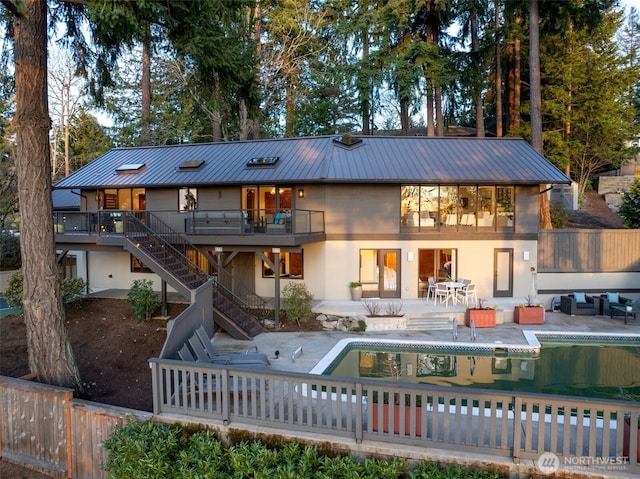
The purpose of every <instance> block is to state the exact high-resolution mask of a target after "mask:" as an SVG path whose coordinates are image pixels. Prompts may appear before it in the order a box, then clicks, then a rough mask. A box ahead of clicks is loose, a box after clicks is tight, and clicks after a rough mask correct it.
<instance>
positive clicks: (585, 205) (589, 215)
mask: <svg viewBox="0 0 640 479" xmlns="http://www.w3.org/2000/svg"><path fill="white" fill-rule="evenodd" d="M565 227H566V228H587V229H600V228H606V229H622V228H624V224H623V223H622V218H620V216H618V215H617V214H616V213H614V212H613V211H612V210H611V208H609V207H608V206H607V204H606V203H605V201H604V199H603V198H602V196H600V195H599V194H598V192H596V191H586V192H585V198H584V201H583V202H582V204H581V205H580V209H578V210H575V211H570V212H569V219H568V221H567V224H566V226H565Z"/></svg>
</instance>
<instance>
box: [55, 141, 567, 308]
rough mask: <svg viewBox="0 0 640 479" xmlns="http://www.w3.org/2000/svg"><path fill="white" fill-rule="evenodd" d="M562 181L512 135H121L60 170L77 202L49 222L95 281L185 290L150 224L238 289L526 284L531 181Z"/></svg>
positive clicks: (397, 290) (331, 292) (337, 292)
mask: <svg viewBox="0 0 640 479" xmlns="http://www.w3.org/2000/svg"><path fill="white" fill-rule="evenodd" d="M570 183H571V181H570V179H569V178H568V177H566V176H565V175H564V174H563V173H562V172H561V171H559V170H558V169H557V168H556V167H555V166H554V165H552V164H551V163H550V162H549V161H547V160H546V159H545V158H544V157H543V156H541V155H540V154H538V153H537V152H536V151H535V150H534V149H533V148H532V147H531V146H530V145H529V144H528V143H527V142H526V141H524V140H522V139H516V138H482V139H480V138H455V137H438V138H433V137H391V136H386V137H373V136H361V137H358V136H350V135H342V136H340V135H335V136H323V137H313V138H289V139H274V140H258V141H241V142H225V143H211V144H191V145H173V146H160V147H140V148H116V149H113V150H111V151H109V152H107V153H106V154H104V155H103V156H101V157H99V158H97V159H96V160H94V161H93V162H91V163H90V164H88V165H86V166H84V167H83V168H81V169H80V170H78V171H76V172H75V173H73V174H72V175H70V176H69V177H67V178H64V179H63V180H61V181H59V182H57V183H56V185H55V188H56V189H73V190H74V191H76V192H77V193H79V197H80V199H81V203H80V210H81V211H80V212H75V213H74V212H67V214H65V213H61V212H56V213H55V214H56V218H55V219H54V223H55V224H57V225H62V226H57V227H56V231H57V235H56V242H57V247H58V249H59V250H61V251H64V250H83V251H84V252H85V254H86V256H87V258H86V275H87V277H86V278H85V279H86V280H87V282H88V283H89V287H90V288H91V289H92V290H99V289H110V288H124V289H126V288H128V287H129V285H130V284H131V282H132V281H133V280H134V279H137V278H150V279H158V278H160V279H161V281H154V285H155V286H156V287H157V288H160V287H161V284H162V285H163V286H162V287H164V283H165V282H167V283H168V286H169V287H171V288H174V289H175V290H176V291H178V292H181V293H182V294H184V295H185V296H186V297H189V291H193V288H191V287H190V286H186V287H185V286H184V284H185V283H184V282H183V283H182V284H183V286H181V285H180V284H178V283H179V282H176V281H174V280H173V279H172V273H175V271H177V270H178V267H177V266H175V265H174V264H173V263H171V264H172V265H171V266H169V265H168V264H164V263H163V261H160V260H157V258H155V257H154V254H155V253H152V252H150V251H151V249H150V247H149V248H147V250H145V251H141V249H143V248H144V245H145V244H146V243H145V242H146V241H150V239H149V238H150V237H151V235H153V236H154V238H156V239H157V238H160V239H164V240H166V241H168V244H170V245H173V247H174V249H176V250H179V251H182V252H183V253H184V255H183V256H184V257H186V258H187V259H188V261H187V262H189V263H191V264H194V265H197V267H198V268H200V269H201V270H202V271H203V272H204V274H205V276H206V277H209V278H211V277H214V278H217V281H216V284H218V285H223V286H224V287H225V288H226V289H228V291H229V292H230V293H232V294H234V295H236V296H239V297H249V296H252V295H253V296H255V297H274V296H275V297H278V296H279V291H280V288H281V287H282V285H284V284H286V283H287V282H295V281H304V282H305V284H306V285H307V287H308V288H309V291H310V292H311V293H312V294H313V295H314V296H315V297H316V298H317V299H347V298H349V297H350V296H349V294H350V293H349V288H348V284H349V282H350V281H356V280H357V281H360V282H361V283H362V284H363V289H364V296H365V297H379V298H416V297H419V296H421V295H422V294H424V290H425V284H426V281H427V279H428V278H429V277H430V276H432V277H434V278H436V279H443V278H446V277H453V278H456V277H465V278H472V279H473V281H474V282H475V283H476V284H477V287H478V291H479V296H480V297H514V296H515V297H517V296H520V297H521V296H525V295H527V294H529V293H530V292H531V281H532V272H535V271H536V259H537V240H538V230H539V198H540V194H541V192H540V185H551V184H570ZM62 215H64V221H63V217H62ZM141 239H144V241H141ZM183 242H184V244H183ZM178 243H180V244H179V245H178ZM141 245H142V246H141ZM155 247H156V249H163V251H164V250H167V249H169V248H168V247H167V246H163V247H162V248H161V247H160V246H158V245H156V246H155ZM185 248H186V249H185ZM185 261H186V260H185ZM183 262H184V261H183ZM196 284H197V281H196ZM192 286H193V285H192ZM249 292H250V293H249Z"/></svg>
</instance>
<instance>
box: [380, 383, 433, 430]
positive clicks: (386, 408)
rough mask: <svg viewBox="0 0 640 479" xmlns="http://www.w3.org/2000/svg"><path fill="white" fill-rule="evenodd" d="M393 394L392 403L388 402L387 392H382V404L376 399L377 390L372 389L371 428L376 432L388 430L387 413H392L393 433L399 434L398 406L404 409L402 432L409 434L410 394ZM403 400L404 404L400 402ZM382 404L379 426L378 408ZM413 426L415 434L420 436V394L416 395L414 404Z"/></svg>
mask: <svg viewBox="0 0 640 479" xmlns="http://www.w3.org/2000/svg"><path fill="white" fill-rule="evenodd" d="M392 394H393V401H392V402H393V404H391V405H390V404H389V402H390V401H389V393H386V392H385V393H384V394H383V400H382V404H380V401H379V400H378V391H374V393H373V401H372V404H371V408H372V415H373V420H372V424H371V428H372V429H373V431H374V432H378V431H379V430H382V432H385V433H388V432H389V420H390V419H389V414H393V433H394V434H400V408H403V409H404V434H405V435H407V436H408V435H410V434H411V401H410V395H408V394H399V393H392ZM400 396H405V397H404V401H401V399H402V398H401V397H400ZM401 402H404V404H401ZM381 406H382V427H380V425H379V424H378V423H379V420H378V417H379V414H380V413H379V410H380V407H381ZM390 410H391V411H392V413H390ZM415 414H416V415H415V427H416V436H418V437H420V436H422V396H416V405H415Z"/></svg>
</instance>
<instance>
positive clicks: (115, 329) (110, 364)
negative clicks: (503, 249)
mask: <svg viewBox="0 0 640 479" xmlns="http://www.w3.org/2000/svg"><path fill="white" fill-rule="evenodd" d="M623 227H624V226H623V224H622V220H621V219H620V217H619V216H618V215H616V214H615V213H613V212H612V211H611V210H610V209H609V208H608V207H607V205H606V204H605V203H604V201H603V200H602V198H601V197H600V196H599V195H598V194H597V193H596V192H587V193H586V198H585V201H584V203H583V205H582V209H581V210H578V211H575V212H571V213H570V216H569V220H568V222H567V228H596V229H597V228H616V229H617V228H623ZM185 307H186V305H185V304H171V305H170V307H169V315H170V317H175V316H176V315H177V314H179V313H180V312H181V311H182V310H183V309H184V308H185ZM66 319H67V327H68V330H69V335H70V338H71V342H72V346H73V350H74V354H75V356H76V361H77V363H78V367H79V368H80V374H81V377H82V381H83V384H84V387H85V394H86V398H87V399H89V400H91V401H96V402H101V403H105V404H111V405H115V406H123V407H129V408H133V409H138V410H142V411H151V410H152V408H153V403H152V398H151V391H152V388H151V374H150V372H149V365H148V362H147V360H148V359H149V358H152V357H157V356H158V355H159V354H160V352H161V350H162V345H163V343H164V340H165V337H166V327H167V322H166V320H164V319H159V318H153V319H152V320H150V321H147V322H144V323H138V322H137V321H136V319H135V316H134V315H133V313H132V311H131V308H130V307H129V305H128V304H127V302H126V301H125V300H120V299H96V298H90V299H86V300H85V301H83V302H82V304H81V305H80V306H68V307H67V308H66ZM281 323H282V327H281V329H280V331H299V330H321V329H322V327H321V326H320V324H319V323H318V322H317V321H309V322H306V323H302V325H301V326H298V325H297V324H296V323H292V322H290V321H287V320H286V319H284V320H282V321H281ZM29 372H30V371H29V367H28V362H27V344H26V332H25V326H24V322H23V318H22V316H8V317H5V318H0V374H2V375H4V376H11V377H21V376H23V375H26V374H29ZM0 477H2V478H7V479H20V478H25V479H26V478H29V479H39V478H44V477H46V476H43V475H38V474H37V473H35V472H34V471H32V470H30V469H26V468H24V467H21V466H18V465H14V464H11V463H8V462H7V461H2V460H0Z"/></svg>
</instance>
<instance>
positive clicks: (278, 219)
mask: <svg viewBox="0 0 640 479" xmlns="http://www.w3.org/2000/svg"><path fill="white" fill-rule="evenodd" d="M281 218H282V214H281V213H278V214H277V215H276V218H275V219H274V220H273V224H274V225H279V224H280V219H281Z"/></svg>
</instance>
